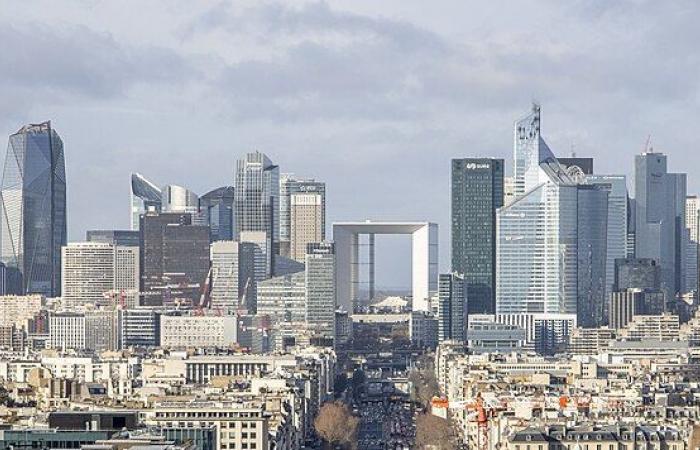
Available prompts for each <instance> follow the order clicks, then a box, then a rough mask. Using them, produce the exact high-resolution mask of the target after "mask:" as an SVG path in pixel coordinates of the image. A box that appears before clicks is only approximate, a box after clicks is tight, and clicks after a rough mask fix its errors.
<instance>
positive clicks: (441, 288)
mask: <svg viewBox="0 0 700 450" xmlns="http://www.w3.org/2000/svg"><path fill="white" fill-rule="evenodd" d="M466 331H467V298H466V288H465V286H464V278H463V277H462V276H461V275H459V274H456V273H441V274H440V276H439V277H438V341H439V342H443V341H447V340H455V341H464V340H465V338H466Z"/></svg>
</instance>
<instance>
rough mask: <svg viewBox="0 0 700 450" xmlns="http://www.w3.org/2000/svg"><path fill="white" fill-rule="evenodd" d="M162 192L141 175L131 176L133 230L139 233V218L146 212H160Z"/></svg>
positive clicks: (134, 174) (133, 174)
mask: <svg viewBox="0 0 700 450" xmlns="http://www.w3.org/2000/svg"><path fill="white" fill-rule="evenodd" d="M161 197H162V191H161V189H160V188H159V187H158V186H156V185H155V184H153V183H151V182H150V181H148V180H147V179H146V178H145V177H144V176H143V175H141V174H140V173H132V174H131V210H130V214H131V229H132V230H136V231H138V229H139V218H140V217H141V215H142V214H144V213H145V212H146V211H153V212H160V211H161V208H162V198H161Z"/></svg>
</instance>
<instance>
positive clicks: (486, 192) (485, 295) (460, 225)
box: [452, 158, 503, 314]
mask: <svg viewBox="0 0 700 450" xmlns="http://www.w3.org/2000/svg"><path fill="white" fill-rule="evenodd" d="M501 206H503V160H502V159H490V158H462V159H453V160H452V271H453V272H456V273H459V274H462V275H463V276H464V283H465V285H466V292H467V310H468V312H469V313H470V314H493V313H495V312H496V300H495V298H496V297H495V290H496V209H497V208H500V207H501Z"/></svg>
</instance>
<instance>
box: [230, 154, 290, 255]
mask: <svg viewBox="0 0 700 450" xmlns="http://www.w3.org/2000/svg"><path fill="white" fill-rule="evenodd" d="M234 186H235V193H234V197H235V201H234V205H235V210H236V214H235V221H236V236H239V235H240V233H241V231H264V232H265V233H267V239H268V240H270V242H271V248H272V251H271V254H270V257H272V255H274V254H279V241H280V219H279V195H280V175H279V167H278V166H275V165H273V164H272V162H271V161H270V159H269V158H268V157H267V156H266V155H265V154H264V153H260V152H253V153H248V154H247V155H246V157H245V158H242V159H239V160H238V161H237V163H236V173H235V184H234Z"/></svg>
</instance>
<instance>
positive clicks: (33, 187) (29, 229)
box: [0, 122, 67, 297]
mask: <svg viewBox="0 0 700 450" xmlns="http://www.w3.org/2000/svg"><path fill="white" fill-rule="evenodd" d="M3 167H4V168H3V172H2V182H1V183H2V184H1V186H0V202H2V210H1V211H0V255H1V259H2V262H3V263H5V265H6V266H7V269H8V279H9V280H11V283H10V284H11V285H12V286H8V287H9V289H8V291H9V292H12V293H29V294H34V293H36V294H43V295H46V296H49V297H54V296H58V295H60V293H61V246H63V245H65V244H66V237H67V232H66V211H67V209H66V171H65V161H64V153H63V142H62V141H61V138H60V137H59V136H58V133H56V130H54V129H53V128H52V127H51V122H44V123H40V124H35V125H34V124H32V125H26V126H24V127H22V128H21V129H20V130H19V131H17V133H15V134H13V135H11V136H10V140H9V144H8V146H7V154H6V155H5V164H4V166H3Z"/></svg>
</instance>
